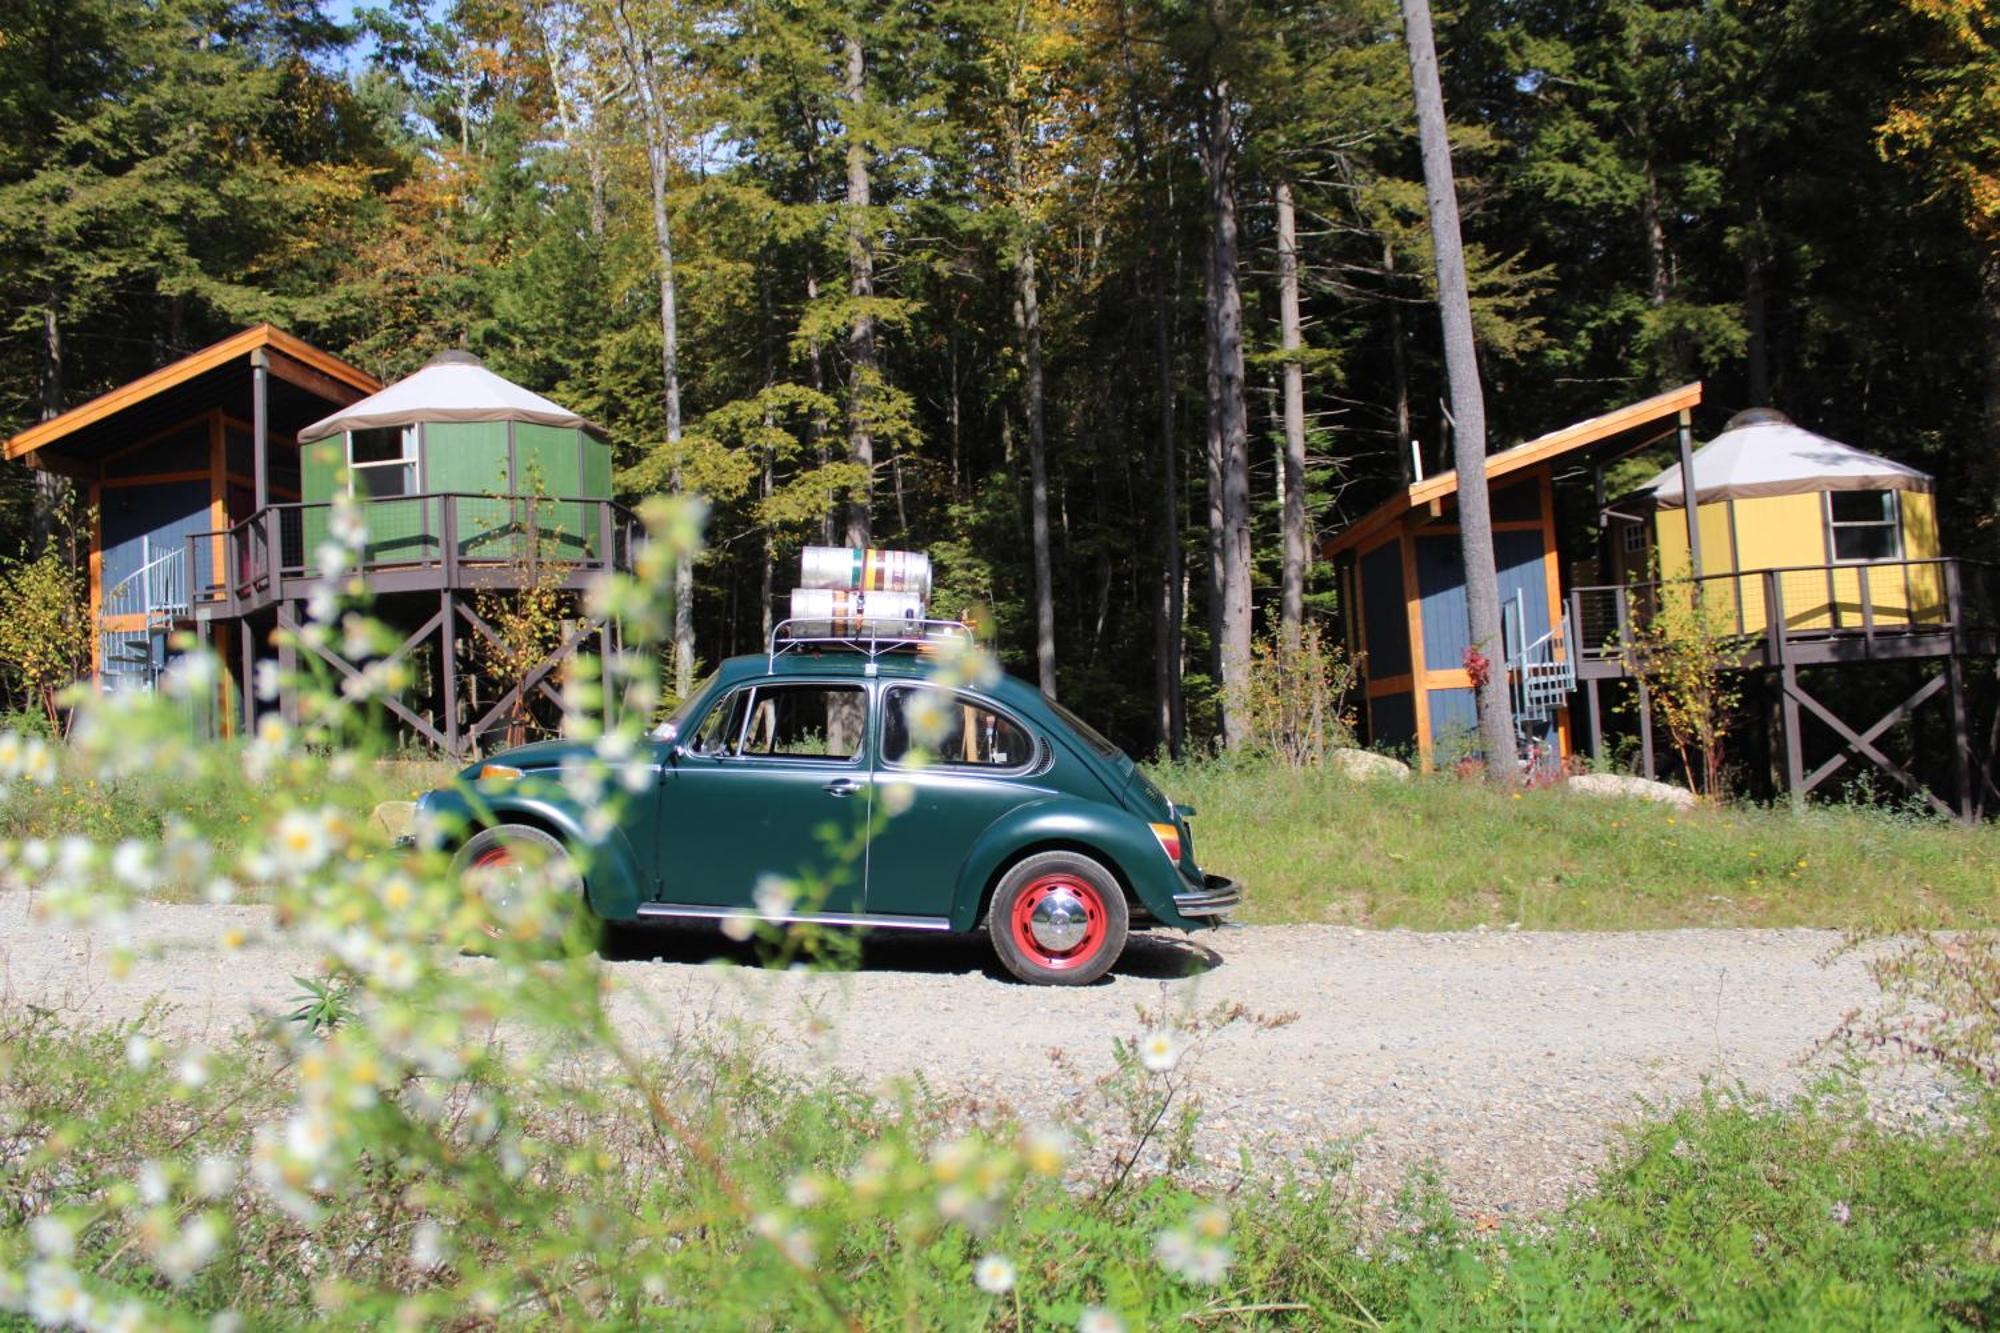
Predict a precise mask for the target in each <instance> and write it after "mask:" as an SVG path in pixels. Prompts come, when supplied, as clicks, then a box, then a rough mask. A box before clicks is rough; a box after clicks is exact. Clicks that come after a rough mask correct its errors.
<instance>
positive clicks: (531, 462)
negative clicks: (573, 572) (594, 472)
mask: <svg viewBox="0 0 2000 1333" xmlns="http://www.w3.org/2000/svg"><path fill="white" fill-rule="evenodd" d="M581 465H582V458H581V453H580V451H579V449H578V448H577V432H576V431H575V430H573V429H569V428H565V427H559V426H536V425H531V424H529V423H527V422H522V423H521V424H519V425H517V426H515V427H514V476H515V489H516V491H517V492H518V493H519V494H521V495H526V496H545V497H548V498H550V499H555V500H570V499H574V498H575V497H576V496H578V495H580V494H582V492H583V477H582V474H581ZM534 510H535V512H534V515H533V518H532V522H533V525H534V526H535V527H536V529H537V530H538V531H539V533H540V538H541V551H542V554H543V555H546V556H549V557H551V558H553V559H557V560H576V559H579V558H581V557H582V555H583V553H584V549H585V542H586V529H587V528H588V527H589V526H590V514H589V508H588V506H585V505H577V504H538V505H536V506H534ZM521 522H522V526H523V527H524V528H525V527H527V526H528V525H529V523H530V522H531V519H530V516H529V515H528V514H527V513H526V512H524V513H523V514H522V517H521Z"/></svg>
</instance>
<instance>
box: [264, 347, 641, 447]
mask: <svg viewBox="0 0 2000 1333" xmlns="http://www.w3.org/2000/svg"><path fill="white" fill-rule="evenodd" d="M419 421H529V422H533V423H534V424H536V425H539V426H570V427H578V428H581V429H583V430H588V431H593V432H596V433H598V434H602V432H601V431H598V430H597V427H595V426H593V425H591V424H590V422H588V421H586V420H585V419H584V418H582V417H580V416H578V415H577V414H576V413H574V412H572V411H570V410H569V409H568V408H566V407H564V406H563V405H562V404H561V403H557V402H551V401H550V400H549V399H547V398H544V397H542V396H541V395H540V394H538V393H531V392H530V391H528V390H527V389H524V388H522V387H521V386H520V385H518V384H516V383H514V382H513V381H512V380H506V379H502V378H501V377H500V376H498V375H496V374H494V373H493V372H492V371H490V370H488V369H487V368H486V367H485V366H484V365H483V364H482V363H481V362H480V360H479V358H478V357H476V356H474V355H473V354H472V353H470V352H441V353H439V354H438V355H437V356H434V357H432V358H431V360H430V361H429V363H428V364H426V365H425V366H424V368H423V369H422V370H419V371H418V372H417V373H416V374H414V375H408V376H405V377H404V378H402V379H399V380H397V381H396V382H395V383H394V384H391V385H390V386H389V387H388V388H386V389H384V390H382V391H381V392H380V393H377V394H371V395H370V396H368V397H366V398H363V399H362V400H361V401H360V402H358V403H353V404H351V405H349V406H347V407H343V408H342V409H340V411H338V412H335V413H334V414H333V415H332V416H330V417H323V418H321V419H320V420H318V421H315V422H313V424H312V425H310V426H307V427H306V428H305V429H304V430H302V431H300V432H299V443H301V444H306V443H309V442H311V441H313V440H323V439H325V438H326V437H327V436H329V435H339V434H341V433H343V432H345V431H354V430H375V429H377V428H379V427H383V426H409V425H414V424H415V423H417V422H419Z"/></svg>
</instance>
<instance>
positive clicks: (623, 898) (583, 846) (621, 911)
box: [423, 782, 646, 921]
mask: <svg viewBox="0 0 2000 1333" xmlns="http://www.w3.org/2000/svg"><path fill="white" fill-rule="evenodd" d="M541 785H542V784H539V783H533V782H522V783H520V784H518V785H517V784H508V785H507V786H505V787H500V786H495V785H490V784H489V785H482V786H479V787H476V788H473V789H471V790H466V789H464V788H462V787H455V788H452V789H450V790H447V791H439V792H433V793H431V795H430V796H428V797H426V798H425V800H424V803H423V811H424V814H425V816H426V817H427V818H428V819H429V820H430V821H431V822H432V823H434V824H435V825H436V826H438V827H441V828H444V829H446V830H448V831H449V832H450V834H451V837H452V840H453V842H454V843H455V842H456V841H458V840H460V839H462V838H463V837H468V836H470V835H471V833H472V832H473V830H475V829H479V828H487V827H490V826H492V825H494V824H504V823H507V822H508V820H509V818H510V817H518V818H519V819H520V820H521V821H522V822H523V823H528V824H536V825H539V826H541V827H543V828H545V829H547V830H548V831H549V832H551V833H553V834H555V836H557V837H558V838H561V839H562V841H563V844H564V845H565V846H567V847H568V848H569V849H570V851H571V853H572V855H574V856H576V858H577V860H578V863H579V864H578V867H577V868H578V870H579V871H580V872H581V873H582V875H583V891H584V896H585V898H586V899H588V901H589V903H590V910H591V911H592V912H594V913H596V914H597V916H598V917H599V918H600V919H602V920H605V921H630V920H632V919H633V918H634V917H636V916H637V915H638V914H639V904H640V903H641V902H642V901H644V899H645V897H646V894H645V892H644V889H645V885H646V880H645V875H644V873H643V872H642V871H641V870H640V869H639V858H638V855H637V854H636V853H635V852H634V851H633V849H632V842H631V840H630V839H629V838H627V837H626V836H625V833H624V830H622V829H618V828H613V829H611V830H610V831H609V832H607V833H604V834H600V835H597V836H593V835H592V834H591V833H590V832H588V831H587V830H586V829H585V828H584V826H583V821H582V819H580V818H579V817H578V812H577V810H576V807H575V806H574V805H573V804H572V803H571V802H569V801H568V800H567V799H563V798H562V797H561V796H560V794H559V793H560V789H559V788H557V789H555V790H554V791H552V792H543V791H539V790H537V788H538V787H539V786H541Z"/></svg>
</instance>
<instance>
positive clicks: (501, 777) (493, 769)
mask: <svg viewBox="0 0 2000 1333" xmlns="http://www.w3.org/2000/svg"><path fill="white" fill-rule="evenodd" d="M520 776H521V770H520V769H518V768H515V767H514V766H513V765H512V764H485V765H482V766H481V767H480V770H479V780H480V781H481V782H512V781H513V780H514V779H515V778H518V777H520Z"/></svg>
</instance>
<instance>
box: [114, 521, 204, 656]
mask: <svg viewBox="0 0 2000 1333" xmlns="http://www.w3.org/2000/svg"><path fill="white" fill-rule="evenodd" d="M139 560H140V565H139V568H138V569H136V570H134V571H133V572H132V573H131V574H128V575H126V576H125V577H124V578H122V579H120V580H118V582H116V583H114V584H112V585H111V586H109V587H108V588H106V589H105V590H104V595H103V597H102V598H100V599H99V602H98V628H97V633H98V661H99V665H100V667H101V674H102V676H103V677H104V679H105V681H106V683H108V684H112V685H144V686H150V685H151V684H152V682H153V678H154V677H155V676H156V675H158V673H159V670H160V668H161V667H162V666H163V665H164V664H165V660H164V659H165V651H166V645H165V641H164V640H165V635H166V633H167V632H168V631H170V630H172V629H173V627H174V624H175V622H177V621H180V620H184V619H186V618H187V617H188V616H189V615H190V614H192V603H191V596H192V594H191V589H190V583H191V580H190V579H189V577H188V571H189V569H190V568H192V567H193V565H192V562H191V561H190V560H189V559H188V558H187V553H186V552H185V551H183V550H182V549H181V548H179V547H177V546H176V547H169V548H168V549H167V550H166V551H164V552H162V553H160V554H158V555H155V554H154V553H153V545H152V539H151V538H149V537H143V536H142V537H141V538H140V539H139Z"/></svg>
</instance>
